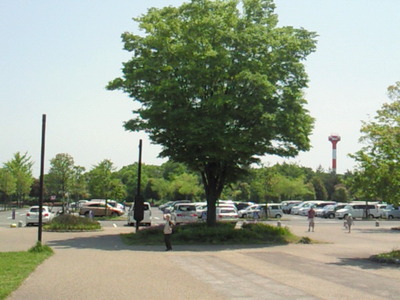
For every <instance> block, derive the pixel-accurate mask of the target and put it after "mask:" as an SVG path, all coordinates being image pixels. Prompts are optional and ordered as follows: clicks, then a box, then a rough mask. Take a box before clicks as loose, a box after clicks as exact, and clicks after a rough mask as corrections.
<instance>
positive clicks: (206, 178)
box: [201, 163, 226, 226]
mask: <svg viewBox="0 0 400 300" xmlns="http://www.w3.org/2000/svg"><path fill="white" fill-rule="evenodd" d="M201 177H202V180H203V185H204V190H205V194H206V199H207V225H208V226H215V225H216V223H217V222H216V207H215V205H216V203H217V200H218V199H219V197H220V196H221V193H222V190H223V188H224V185H225V179H226V165H225V164H224V163H206V164H205V165H204V170H202V171H201Z"/></svg>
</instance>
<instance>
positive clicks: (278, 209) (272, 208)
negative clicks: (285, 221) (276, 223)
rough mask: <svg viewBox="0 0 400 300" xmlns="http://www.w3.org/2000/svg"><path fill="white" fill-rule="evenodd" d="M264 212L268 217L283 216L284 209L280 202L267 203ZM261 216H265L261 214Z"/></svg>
mask: <svg viewBox="0 0 400 300" xmlns="http://www.w3.org/2000/svg"><path fill="white" fill-rule="evenodd" d="M264 212H265V213H266V215H267V216H268V218H277V219H279V218H282V216H283V209H282V205H281V204H280V203H267V205H266V206H265V207H264ZM260 217H263V215H262V214H261V215H260Z"/></svg>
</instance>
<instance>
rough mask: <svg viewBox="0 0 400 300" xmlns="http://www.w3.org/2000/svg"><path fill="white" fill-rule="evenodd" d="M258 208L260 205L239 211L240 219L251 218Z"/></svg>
mask: <svg viewBox="0 0 400 300" xmlns="http://www.w3.org/2000/svg"><path fill="white" fill-rule="evenodd" d="M257 208H258V204H253V205H250V206H247V207H246V208H245V209H241V210H239V211H238V216H239V218H246V217H251V216H252V214H253V211H254V210H256V209H257Z"/></svg>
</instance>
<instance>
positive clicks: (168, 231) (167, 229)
mask: <svg viewBox="0 0 400 300" xmlns="http://www.w3.org/2000/svg"><path fill="white" fill-rule="evenodd" d="M164 219H165V225H164V241H165V247H166V249H165V251H170V250H172V246H171V235H172V228H173V227H174V223H173V222H172V221H171V215H170V214H165V215H164Z"/></svg>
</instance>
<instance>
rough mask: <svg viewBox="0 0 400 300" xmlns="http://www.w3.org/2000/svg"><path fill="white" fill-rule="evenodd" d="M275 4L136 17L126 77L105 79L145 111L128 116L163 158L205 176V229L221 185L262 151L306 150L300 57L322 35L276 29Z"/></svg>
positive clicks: (261, 1)
mask: <svg viewBox="0 0 400 300" xmlns="http://www.w3.org/2000/svg"><path fill="white" fill-rule="evenodd" d="M274 8H275V6H274V3H273V1H271V0H242V1H237V0H217V1H211V0H192V1H191V2H189V3H185V4H182V5H181V6H180V7H166V8H162V9H156V8H152V9H150V10H149V11H148V12H147V14H145V15H142V16H141V17H138V18H136V19H135V20H136V21H137V22H138V23H139V27H140V29H141V30H143V31H144V34H142V35H137V34H133V33H128V32H126V33H124V34H123V35H122V38H123V42H124V44H125V50H127V51H129V52H132V58H131V59H130V60H129V61H128V62H126V63H124V66H123V77H121V78H116V79H115V80H113V81H111V82H110V83H109V84H108V88H109V89H111V90H115V89H120V90H122V91H124V92H126V93H127V94H128V95H129V96H130V97H132V98H133V99H134V100H135V101H137V102H139V103H140V104H141V107H140V108H139V109H137V110H136V111H134V113H135V117H134V118H133V119H132V120H130V121H128V122H126V124H125V127H126V129H128V130H133V131H140V130H143V131H145V132H147V133H148V134H149V137H150V139H151V140H152V141H153V142H155V143H156V144H160V145H162V151H161V153H160V156H161V157H169V158H171V159H172V160H174V161H175V162H180V163H184V164H186V165H187V166H188V167H190V168H191V169H192V170H195V171H198V172H200V174H201V177H202V181H203V185H204V190H205V195H206V198H207V202H208V214H207V218H208V219H207V223H208V225H214V224H215V203H216V201H217V199H218V198H219V196H220V195H221V192H222V190H223V188H224V186H225V185H226V184H227V183H230V182H234V181H235V180H236V178H237V175H238V174H240V173H241V171H242V170H243V169H244V168H245V167H247V166H249V165H250V164H252V163H255V162H257V161H258V157H259V156H262V155H265V154H276V155H280V156H294V155H297V153H298V152H299V151H305V150H308V149H309V147H310V141H309V134H310V132H311V130H312V124H313V119H312V118H311V117H310V115H309V113H308V111H307V110H306V109H305V104H306V100H305V99H304V96H303V92H302V90H303V88H305V87H306V85H307V80H308V79H307V74H306V72H305V68H304V65H303V64H302V61H303V60H304V59H305V58H306V57H307V56H308V55H309V54H310V53H312V52H313V51H314V50H315V44H316V41H315V37H316V35H315V34H314V33H312V32H309V31H307V30H304V29H295V28H292V27H277V24H278V18H277V15H276V14H275V13H274Z"/></svg>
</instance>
